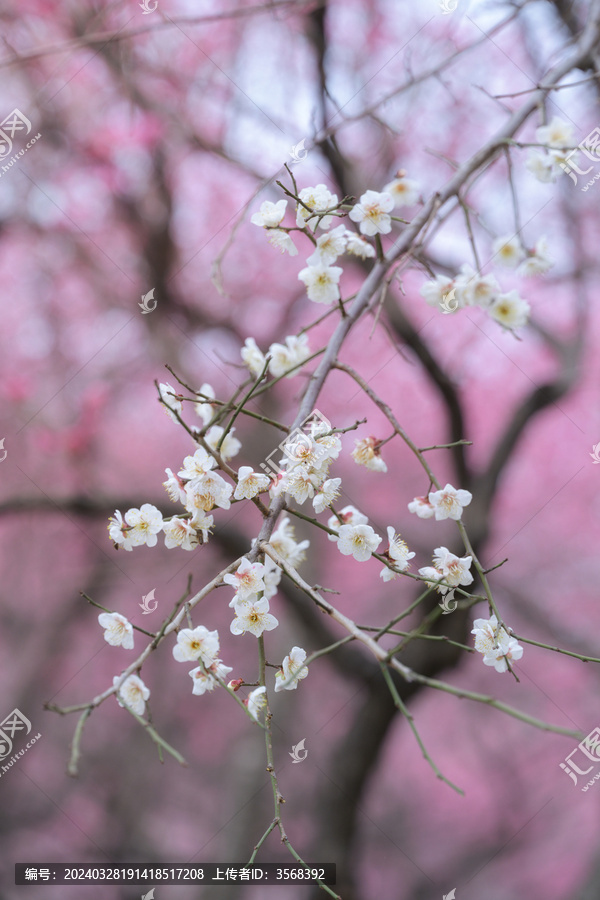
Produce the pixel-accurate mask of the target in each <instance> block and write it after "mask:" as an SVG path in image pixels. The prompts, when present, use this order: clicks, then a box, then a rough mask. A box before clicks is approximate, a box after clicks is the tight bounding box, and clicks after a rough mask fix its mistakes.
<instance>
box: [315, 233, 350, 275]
mask: <svg viewBox="0 0 600 900" xmlns="http://www.w3.org/2000/svg"><path fill="white" fill-rule="evenodd" d="M346 233H347V232H346V227H345V226H344V225H338V227H337V228H332V229H331V231H329V232H328V233H327V234H322V235H321V236H320V237H318V238H317V246H316V248H315V251H314V253H312V254H311V255H310V256H309V257H308V259H307V260H306V262H307V263H308V265H309V266H316V265H323V266H330V265H331V264H332V263H334V262H335V261H336V259H337V258H338V256H341V255H342V253H343V252H344V250H345V249H346Z"/></svg>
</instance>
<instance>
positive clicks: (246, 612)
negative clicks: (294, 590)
mask: <svg viewBox="0 0 600 900" xmlns="http://www.w3.org/2000/svg"><path fill="white" fill-rule="evenodd" d="M235 613H236V617H235V619H234V620H233V622H232V623H231V625H230V626H229V628H230V631H231V633H232V634H245V633H246V632H247V631H249V632H250V633H251V634H253V635H254V636H255V637H257V638H258V637H260V636H261V634H262V633H263V631H273V629H274V628H277V626H278V625H279V622H278V621H277V619H276V618H275V616H272V615H271V613H270V612H269V601H268V600H267V599H266V597H263V598H262V599H260V600H259V599H252V600H249V601H247V602H241V603H236V605H235Z"/></svg>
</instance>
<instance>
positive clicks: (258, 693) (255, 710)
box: [244, 685, 267, 722]
mask: <svg viewBox="0 0 600 900" xmlns="http://www.w3.org/2000/svg"><path fill="white" fill-rule="evenodd" d="M266 692H267V689H266V687H265V686H264V685H263V686H262V687H257V688H255V689H254V690H253V691H251V692H250V693H249V694H248V697H247V698H246V700H244V706H246V707H248V712H249V713H250V715H251V716H252V718H253V719H256V721H257V722H258V714H259V712H260V711H261V709H264V707H265V706H266V705H267V696H266Z"/></svg>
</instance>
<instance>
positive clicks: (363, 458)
mask: <svg viewBox="0 0 600 900" xmlns="http://www.w3.org/2000/svg"><path fill="white" fill-rule="evenodd" d="M354 443H355V447H354V450H353V451H352V459H353V460H354V462H355V463H357V464H358V465H359V466H365V468H366V469H371V471H372V472H387V466H386V464H385V462H384V461H383V459H382V458H381V456H380V455H379V443H380V442H379V441H378V439H377V438H376V437H373V435H371V436H370V437H368V438H362V439H361V440H359V439H356V440H355V441H354Z"/></svg>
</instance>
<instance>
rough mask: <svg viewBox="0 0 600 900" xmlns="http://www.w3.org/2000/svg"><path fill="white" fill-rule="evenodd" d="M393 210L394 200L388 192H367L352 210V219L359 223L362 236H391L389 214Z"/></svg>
mask: <svg viewBox="0 0 600 900" xmlns="http://www.w3.org/2000/svg"><path fill="white" fill-rule="evenodd" d="M393 208H394V198H393V197H392V195H391V194H389V193H387V191H383V192H382V193H378V192H377V191H365V193H364V194H363V195H362V196H361V198H360V200H359V202H358V203H357V204H356V205H355V206H353V207H352V209H351V210H350V218H351V219H352V221H353V222H358V227H359V228H360V231H361V234H366V235H369V236H372V235H374V234H389V233H390V231H391V230H392V220H391V218H390V216H389V213H390V212H391V211H392V210H393Z"/></svg>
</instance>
